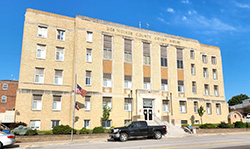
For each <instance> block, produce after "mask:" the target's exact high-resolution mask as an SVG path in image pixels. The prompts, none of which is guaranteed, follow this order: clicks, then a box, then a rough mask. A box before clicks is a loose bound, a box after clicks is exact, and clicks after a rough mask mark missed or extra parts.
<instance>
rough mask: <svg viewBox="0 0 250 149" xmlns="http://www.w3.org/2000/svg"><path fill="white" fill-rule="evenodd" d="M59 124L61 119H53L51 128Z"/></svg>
mask: <svg viewBox="0 0 250 149" xmlns="http://www.w3.org/2000/svg"><path fill="white" fill-rule="evenodd" d="M59 125H60V120H51V122H50V126H51V127H50V129H53V128H54V127H55V126H59Z"/></svg>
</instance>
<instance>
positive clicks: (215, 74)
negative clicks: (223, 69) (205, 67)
mask: <svg viewBox="0 0 250 149" xmlns="http://www.w3.org/2000/svg"><path fill="white" fill-rule="evenodd" d="M213 79H215V80H216V79H217V70H216V69H213Z"/></svg>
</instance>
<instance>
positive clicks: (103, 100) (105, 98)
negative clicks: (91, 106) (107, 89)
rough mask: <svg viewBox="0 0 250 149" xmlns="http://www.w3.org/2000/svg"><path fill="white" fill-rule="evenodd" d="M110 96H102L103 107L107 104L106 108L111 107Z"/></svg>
mask: <svg viewBox="0 0 250 149" xmlns="http://www.w3.org/2000/svg"><path fill="white" fill-rule="evenodd" d="M111 100H112V98H111V97H103V98H102V106H103V107H104V106H105V105H106V104H107V107H108V108H110V109H111V108H112V101H111Z"/></svg>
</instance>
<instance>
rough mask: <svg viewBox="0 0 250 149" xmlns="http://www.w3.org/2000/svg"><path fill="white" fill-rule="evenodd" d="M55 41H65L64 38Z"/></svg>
mask: <svg viewBox="0 0 250 149" xmlns="http://www.w3.org/2000/svg"><path fill="white" fill-rule="evenodd" d="M56 40H57V41H65V39H64V40H61V39H56Z"/></svg>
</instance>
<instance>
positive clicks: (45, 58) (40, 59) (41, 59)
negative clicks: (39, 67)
mask: <svg viewBox="0 0 250 149" xmlns="http://www.w3.org/2000/svg"><path fill="white" fill-rule="evenodd" d="M36 59H39V60H45V59H46V58H41V57H36Z"/></svg>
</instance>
